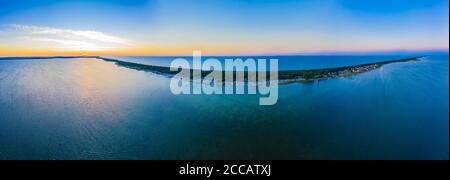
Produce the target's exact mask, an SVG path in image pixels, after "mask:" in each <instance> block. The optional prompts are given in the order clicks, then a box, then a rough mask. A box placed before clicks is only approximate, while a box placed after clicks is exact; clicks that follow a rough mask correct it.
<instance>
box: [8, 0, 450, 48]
mask: <svg viewBox="0 0 450 180" xmlns="http://www.w3.org/2000/svg"><path fill="white" fill-rule="evenodd" d="M448 7H449V1H448V0H320V1H317V0H214V1H209V0H0V56H15V55H190V54H192V51H194V50H200V51H202V52H203V54H208V55H264V54H326V53H345V52H349V53H370V52H405V51H407V52H409V51H436V50H438V51H448V49H449V45H448V44H449V9H448Z"/></svg>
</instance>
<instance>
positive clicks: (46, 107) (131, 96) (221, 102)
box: [0, 55, 449, 160]
mask: <svg viewBox="0 0 450 180" xmlns="http://www.w3.org/2000/svg"><path fill="white" fill-rule="evenodd" d="M404 57H407V56H401V57H400V56H277V57H267V58H268V59H269V58H277V59H278V61H279V68H280V70H296V69H316V68H326V67H336V66H346V65H356V64H364V63H369V62H377V61H382V60H391V59H398V58H404ZM115 58H117V59H120V60H123V61H130V62H135V63H142V64H150V65H160V66H168V65H170V63H171V61H172V60H173V59H174V58H176V57H142V56H140V57H138V56H135V57H130V56H117V57H115ZM216 58H218V59H224V57H216ZM244 59H245V58H244ZM170 80H171V79H170V78H169V77H167V76H164V75H161V74H154V73H152V72H144V71H138V70H135V69H129V68H126V67H121V66H117V65H116V64H114V63H113V62H106V61H103V60H100V59H90V58H77V59H39V60H30V59H28V60H0V159H157V160H159V159H175V160H203V159H242V160H253V159H257V160H258V159H262V160H272V159H449V139H448V138H449V56H448V55H439V56H437V55H436V56H425V57H423V58H421V60H420V61H413V62H402V63H392V64H388V65H384V66H382V67H381V68H379V69H376V70H373V71H370V72H365V73H362V74H357V75H353V76H349V77H340V78H335V79H325V80H317V81H313V82H309V83H293V84H288V85H280V86H279V87H278V88H279V92H278V93H279V95H278V101H277V103H276V104H275V105H272V106H260V105H259V104H258V100H259V95H248V94H247V95H205V94H203V95H174V94H172V93H171V91H170Z"/></svg>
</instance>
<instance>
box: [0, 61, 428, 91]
mask: <svg viewBox="0 0 450 180" xmlns="http://www.w3.org/2000/svg"><path fill="white" fill-rule="evenodd" d="M422 57H423V56H417V57H410V58H403V59H396V60H387V61H380V62H374V63H367V64H359V65H353V66H343V67H332V68H323V69H309V70H282V71H278V80H279V84H290V83H304V82H311V81H314V80H321V79H330V78H338V77H345V76H352V75H356V74H360V73H364V72H368V71H372V70H375V69H377V68H380V67H382V66H384V65H386V64H391V63H400V62H410V61H419V59H420V58H422ZM68 58H94V59H100V60H103V61H106V62H113V63H115V64H116V65H117V66H121V67H125V68H130V69H134V70H138V71H147V72H152V73H156V74H161V75H167V76H173V75H175V74H177V73H178V72H179V71H171V70H170V67H165V66H154V65H146V64H139V63H133V62H127V61H122V60H118V59H113V58H106V57H102V56H49V57H0V60H27V59H68ZM191 71H198V70H191ZM209 73H211V71H205V70H201V75H202V77H205V76H206V75H208V74H209ZM222 73H223V74H225V73H226V71H222ZM191 74H192V73H191ZM267 74H268V75H269V73H267ZM247 76H248V73H245V78H248V77H247Z"/></svg>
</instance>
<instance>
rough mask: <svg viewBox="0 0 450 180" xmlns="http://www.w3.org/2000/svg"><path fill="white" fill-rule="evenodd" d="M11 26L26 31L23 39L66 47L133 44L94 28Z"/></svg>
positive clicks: (81, 48)
mask: <svg viewBox="0 0 450 180" xmlns="http://www.w3.org/2000/svg"><path fill="white" fill-rule="evenodd" d="M10 26H11V27H13V28H14V29H16V30H19V31H21V32H22V33H25V35H24V38H23V39H28V40H33V41H42V42H53V43H57V44H60V45H63V47H59V48H65V49H78V50H89V49H91V50H100V49H110V48H118V47H124V46H131V43H130V41H129V40H127V39H124V38H121V37H116V36H111V35H107V34H105V33H102V32H98V31H92V30H72V29H61V28H53V27H43V26H29V25H21V24H11V25H10Z"/></svg>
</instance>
